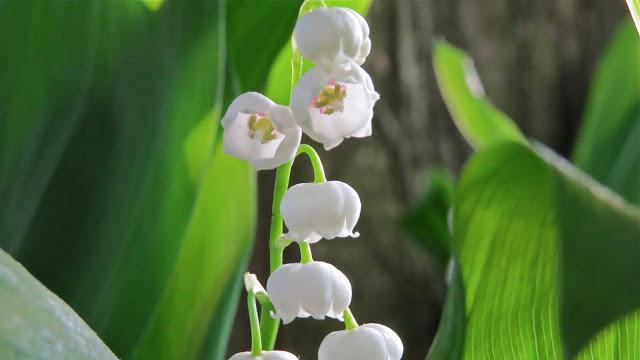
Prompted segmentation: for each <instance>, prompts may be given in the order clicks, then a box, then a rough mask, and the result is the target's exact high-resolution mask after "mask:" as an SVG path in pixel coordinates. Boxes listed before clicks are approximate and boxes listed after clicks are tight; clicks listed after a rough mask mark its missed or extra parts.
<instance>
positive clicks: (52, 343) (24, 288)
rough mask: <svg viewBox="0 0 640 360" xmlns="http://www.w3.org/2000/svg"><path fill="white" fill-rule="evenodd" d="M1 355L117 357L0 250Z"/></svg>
mask: <svg viewBox="0 0 640 360" xmlns="http://www.w3.org/2000/svg"><path fill="white" fill-rule="evenodd" d="M0 319H2V321H0V358H2V359H96V360H98V359H104V360H107V359H116V357H115V356H114V355H113V353H112V352H111V351H110V350H109V349H108V348H107V347H106V346H105V345H104V344H103V343H102V341H101V340H100V339H99V338H98V336H97V335H96V334H95V333H94V332H93V330H91V329H90V328H89V326H88V325H87V324H86V323H85V322H84V321H82V319H80V317H79V316H78V315H77V314H76V313H75V312H74V311H73V310H72V309H71V308H70V307H69V306H68V305H67V304H65V303H64V302H63V301H62V300H60V298H58V297H57V296H56V295H55V294H54V293H52V292H51V291H49V290H48V289H47V288H46V287H44V286H43V285H42V284H41V283H40V282H39V281H38V280H36V279H35V278H34V277H33V276H31V274H29V272H28V271H27V270H26V269H25V268H24V267H22V265H20V264H19V263H18V262H17V261H15V260H13V259H12V258H11V257H10V256H9V255H7V253H5V252H4V251H2V250H0Z"/></svg>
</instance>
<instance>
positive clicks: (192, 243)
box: [0, 1, 298, 358]
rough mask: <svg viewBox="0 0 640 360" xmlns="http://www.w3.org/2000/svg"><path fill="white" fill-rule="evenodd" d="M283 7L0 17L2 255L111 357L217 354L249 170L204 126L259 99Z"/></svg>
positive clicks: (201, 5)
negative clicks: (87, 328) (245, 97)
mask: <svg viewBox="0 0 640 360" xmlns="http://www.w3.org/2000/svg"><path fill="white" fill-rule="evenodd" d="M297 10H298V9H297V5H296V4H295V3H292V2H278V3H266V2H261V3H253V2H246V1H233V2H222V1H220V2H201V1H172V2H165V3H164V5H163V8H162V9H161V11H157V12H150V11H149V10H148V9H147V8H146V7H145V5H144V4H143V2H141V1H123V2H116V3H101V2H77V3H76V2H74V3H57V2H39V3H28V4H27V3H21V2H1V3H0V40H1V41H2V44H3V47H2V48H0V65H1V66H0V80H1V81H2V83H3V86H2V87H1V88H0V109H1V110H0V113H1V116H2V119H3V121H2V122H1V124H0V197H1V198H2V199H3V201H5V203H4V204H3V209H2V212H1V213H0V246H3V247H5V248H6V249H7V250H8V251H9V252H10V253H11V254H13V255H14V256H15V257H16V258H17V259H19V260H20V261H21V262H23V263H24V264H25V266H27V268H29V270H30V271H32V272H33V273H34V275H35V276H37V277H38V278H39V279H41V281H42V282H43V283H45V284H46V285H47V286H48V287H50V288H51V289H52V290H53V291H55V292H56V293H58V294H59V295H60V296H61V297H62V298H63V299H64V300H65V301H67V302H68V303H69V304H70V305H71V306H72V307H73V308H74V309H76V311H78V313H79V314H81V316H82V317H83V318H84V319H86V321H87V322H88V323H89V324H91V326H92V327H93V328H94V329H95V330H96V331H97V332H98V334H100V336H101V337H102V338H103V339H104V341H105V342H106V343H107V344H108V345H109V346H110V347H111V349H112V350H113V351H114V352H115V353H116V354H118V355H120V356H122V357H125V358H130V357H133V356H134V355H135V356H138V357H141V358H163V357H165V356H166V357H169V356H177V358H194V357H197V356H202V357H213V358H216V357H220V356H221V355H219V354H221V353H224V348H225V346H226V342H227V339H228V335H229V326H230V320H229V319H230V318H231V317H232V316H233V314H234V312H235V308H236V304H237V301H235V300H237V297H238V295H239V290H240V288H239V284H241V277H240V276H241V273H242V272H241V271H239V269H240V268H242V270H244V266H245V265H246V262H247V258H248V254H249V251H250V248H251V246H250V242H251V241H252V239H253V234H252V232H253V229H254V222H255V184H254V176H255V173H254V172H253V171H252V170H250V169H249V167H248V165H247V164H246V163H243V162H239V161H236V160H233V159H230V158H228V157H226V156H225V155H223V154H222V151H221V150H220V144H218V143H219V141H217V140H219V139H220V132H219V131H218V132H217V133H216V130H217V128H218V126H219V124H218V116H219V114H220V112H221V110H223V109H225V103H228V102H229V101H230V100H231V99H232V98H233V97H234V96H235V95H237V94H238V93H239V92H241V91H248V90H254V91H255V90H258V91H259V90H260V88H261V87H262V86H263V85H264V82H265V81H266V75H267V72H268V68H269V66H270V64H271V62H272V61H273V58H274V56H275V55H276V54H277V51H278V50H279V49H280V48H282V46H283V45H284V43H285V42H286V41H287V40H288V37H289V35H290V32H291V29H292V27H293V21H294V19H295V14H296V12H297ZM246 21H250V22H249V24H251V23H253V24H261V23H266V24H271V25H273V26H271V27H270V31H269V36H268V37H261V36H255V34H254V33H255V27H253V26H247V24H248V23H247V22H246ZM24 24H31V25H30V26H28V27H26V28H25V29H26V30H25V31H15V29H16V28H20V27H24ZM212 109H213V111H212ZM231 194H235V196H236V201H235V202H234V203H233V204H230V203H229V198H228V197H229V196H231ZM179 294H187V295H188V296H178V295H179ZM214 319H215V320H214ZM213 321H215V323H214V322H213ZM161 351H164V352H163V353H160V352H161Z"/></svg>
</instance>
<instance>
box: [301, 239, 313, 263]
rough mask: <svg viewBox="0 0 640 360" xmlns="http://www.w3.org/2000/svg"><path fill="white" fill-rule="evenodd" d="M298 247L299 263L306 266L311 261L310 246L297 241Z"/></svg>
mask: <svg viewBox="0 0 640 360" xmlns="http://www.w3.org/2000/svg"><path fill="white" fill-rule="evenodd" d="M298 247H300V263H302V264H308V263H310V262H312V261H313V256H311V246H310V245H309V243H308V242H306V241H298Z"/></svg>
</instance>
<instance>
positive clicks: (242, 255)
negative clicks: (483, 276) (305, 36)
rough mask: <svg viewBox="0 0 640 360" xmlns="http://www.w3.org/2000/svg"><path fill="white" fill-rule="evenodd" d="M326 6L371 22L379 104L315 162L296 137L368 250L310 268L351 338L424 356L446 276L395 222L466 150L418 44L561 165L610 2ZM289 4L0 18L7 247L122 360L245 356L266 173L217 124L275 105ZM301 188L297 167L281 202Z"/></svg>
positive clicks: (342, 246)
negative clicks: (247, 104)
mask: <svg viewBox="0 0 640 360" xmlns="http://www.w3.org/2000/svg"><path fill="white" fill-rule="evenodd" d="M328 2H329V3H330V5H342V6H350V7H354V8H356V9H358V10H359V11H362V12H366V13H367V19H368V21H369V25H370V28H371V39H372V42H373V48H372V53H371V55H370V57H369V58H368V60H367V62H366V64H365V69H366V70H367V71H368V72H369V73H370V74H371V76H372V78H373V81H374V84H375V86H376V89H377V91H378V92H379V93H380V94H381V97H382V98H381V100H380V101H379V102H378V103H377V105H376V107H375V116H374V120H373V128H374V131H373V136H371V137H369V138H366V139H358V140H347V141H345V142H344V143H343V144H342V145H340V146H339V147H337V148H336V149H334V150H331V151H330V152H324V151H322V150H321V147H320V146H318V144H315V143H313V142H312V141H310V140H309V139H306V138H305V140H303V141H305V142H307V143H310V144H312V146H314V147H315V148H316V149H317V150H318V151H319V152H320V156H321V157H322V159H323V162H324V165H325V169H326V173H327V176H328V177H329V178H331V179H337V180H341V181H344V182H347V183H349V184H351V185H352V186H353V187H354V188H355V189H356V190H357V191H358V193H359V194H360V197H361V199H362V204H363V211H362V216H361V218H360V222H359V224H358V226H357V231H359V232H360V233H361V236H360V237H359V238H357V239H340V240H334V241H323V242H321V243H320V244H318V245H317V246H314V248H313V250H314V258H315V259H317V260H323V261H327V262H331V263H333V264H335V265H336V266H337V267H338V268H340V269H341V270H342V271H343V272H344V273H345V274H347V275H348V277H349V278H350V280H351V283H352V285H353V294H354V297H353V302H352V309H353V311H354V313H355V315H356V317H357V319H358V320H359V321H360V322H378V323H384V324H387V325H389V326H390V327H392V328H393V329H395V330H396V331H397V332H398V334H399V335H400V336H401V337H402V339H403V341H404V345H405V357H404V358H405V359H423V358H424V357H425V355H426V353H427V350H428V348H429V345H430V343H431V342H432V340H433V336H434V334H435V331H436V329H437V326H438V321H439V318H440V313H441V310H442V304H443V300H444V295H445V291H446V288H445V283H444V274H445V269H446V264H445V263H443V261H442V259H440V258H439V257H438V256H437V254H434V253H433V252H430V251H429V249H427V248H426V247H425V246H424V244H423V243H422V242H421V241H420V239H419V238H416V237H414V236H412V235H410V234H409V233H408V232H407V231H406V230H405V229H404V228H403V226H401V219H402V217H403V216H404V215H405V214H406V213H407V211H409V210H410V209H412V208H413V207H415V206H416V205H417V204H419V203H420V200H421V199H422V197H423V195H424V193H425V190H426V188H427V182H428V178H429V176H430V175H432V174H434V173H436V172H437V173H442V171H445V172H450V173H451V174H452V176H453V177H455V176H456V175H457V173H458V172H459V170H460V168H461V166H462V165H463V163H464V161H465V159H466V158H467V157H468V156H469V154H470V152H471V149H470V148H469V146H468V145H467V144H466V143H465V142H464V141H463V139H462V137H461V135H460V134H459V132H458V130H457V129H456V128H455V126H454V124H453V122H452V121H451V117H450V115H449V113H448V111H447V109H446V107H445V105H444V103H443V100H442V98H441V95H440V92H439V90H438V88H437V84H436V79H435V74H434V72H433V66H432V62H431V57H432V54H431V49H432V42H433V41H434V39H437V38H445V39H447V40H448V41H449V42H451V43H452V44H454V45H456V46H458V47H460V48H463V49H465V50H466V51H468V52H469V54H470V55H471V57H472V58H473V59H474V60H475V65H476V68H477V70H478V73H479V75H480V77H481V79H482V82H483V84H484V87H485V90H486V93H487V94H488V96H489V97H490V98H491V100H492V101H493V102H494V103H495V104H496V106H497V107H498V108H500V109H502V110H503V111H504V112H505V113H506V114H507V115H509V116H510V117H511V118H512V119H514V120H515V122H516V123H517V124H518V126H519V127H520V128H521V129H522V131H523V132H524V133H525V134H526V135H527V136H529V137H532V138H535V139H537V140H539V141H541V142H543V143H545V144H547V145H548V146H550V147H551V148H553V149H554V150H556V151H557V152H558V153H560V154H562V155H565V156H567V155H568V154H569V152H570V149H572V147H573V143H574V140H575V137H576V131H577V129H578V127H579V125H580V121H581V118H582V115H583V114H582V113H583V110H584V104H585V101H586V97H587V92H588V85H589V83H590V81H591V79H592V74H593V71H594V68H595V65H596V63H597V61H598V59H599V57H600V55H601V54H602V52H603V50H604V49H605V47H606V44H607V42H608V40H609V39H610V37H611V35H612V34H613V33H614V31H615V29H616V28H617V26H618V24H619V23H620V21H622V20H623V19H624V18H627V17H628V10H627V8H626V7H625V3H624V1H611V0H540V1H524V0H518V1H511V0H483V1H477V0H423V1H417V0H416V1H411V0H374V1H373V2H371V3H370V4H369V2H368V1H360V0H358V1H355V0H354V1H349V0H343V1H328ZM300 3H301V1H294V0H291V1H285V0H255V1H250V0H232V1H209V0H201V1H200V0H194V1H177V0H168V1H164V2H162V1H154V0H148V1H138V0H121V1H104V2H100V1H90V2H71V1H62V2H58V1H17V0H6V1H1V2H0V247H1V248H2V249H3V250H4V251H5V252H7V253H8V254H10V255H11V256H13V257H14V258H16V259H17V260H18V261H20V262H21V263H22V264H23V265H24V266H25V267H26V268H27V269H28V270H29V271H30V272H31V273H32V274H33V275H34V276H35V277H36V278H38V279H39V280H40V281H41V282H42V283H43V284H44V285H46V286H47V287H49V288H50V289H51V290H52V291H53V292H54V293H56V294H57V295H59V296H60V297H61V298H62V299H63V300H64V301H66V302H67V303H68V304H69V305H71V307H72V308H73V309H74V310H75V311H77V312H78V314H79V315H80V316H81V317H82V318H83V319H85V320H86V321H87V323H88V324H89V325H90V326H91V327H92V328H93V329H94V330H95V331H96V332H97V333H98V335H99V336H100V337H101V338H102V339H103V340H104V341H105V343H106V344H107V345H108V346H109V347H110V348H111V349H112V350H113V351H114V353H115V354H116V355H118V356H120V357H121V358H125V359H135V358H137V359H188V358H207V359H224V358H226V357H225V354H232V353H234V352H236V351H240V350H246V349H247V348H248V346H249V339H250V337H249V328H248V320H247V316H246V311H245V306H244V296H243V295H242V292H241V287H240V285H241V282H240V276H241V273H242V272H243V271H244V269H246V268H247V267H248V268H249V270H250V271H251V272H255V273H257V274H258V275H259V277H260V279H262V280H263V283H265V282H266V278H267V271H268V258H267V240H268V221H269V217H270V206H271V192H272V188H273V180H274V171H263V172H260V173H259V174H255V173H254V172H253V170H252V169H250V168H249V166H248V165H247V164H245V163H243V162H240V161H236V160H235V159H232V158H230V157H228V156H225V155H224V154H222V150H221V147H220V143H219V140H220V137H221V133H220V131H218V130H219V129H218V126H217V119H218V118H219V115H220V113H221V112H223V111H224V109H225V107H226V105H228V103H229V102H230V101H231V100H232V99H233V98H234V97H235V96H236V95H237V94H239V93H241V92H244V91H267V92H268V93H269V94H274V98H276V99H277V100H278V101H280V102H283V103H285V102H286V100H287V98H286V96H287V91H288V89H289V83H288V81H289V80H288V78H286V77H282V76H281V73H279V72H273V71H271V72H270V69H272V65H273V64H276V63H278V62H279V61H281V60H282V56H283V55H282V54H285V55H286V51H287V50H286V49H288V46H289V45H288V40H289V36H290V33H291V31H292V29H293V25H294V22H295V19H296V16H297V11H298V7H299V5H300ZM283 49H284V50H283ZM279 54H280V55H279ZM286 61H288V59H285V63H286ZM285 73H286V70H285ZM283 94H284V95H283ZM310 179H311V172H310V166H309V165H308V164H307V163H305V161H299V162H297V163H296V165H295V166H294V173H293V177H292V183H294V182H301V181H309V180H310ZM254 230H255V231H254ZM286 259H287V260H288V261H295V260H297V253H296V251H295V249H293V248H291V249H287V251H286ZM0 280H2V279H0ZM0 300H2V299H0ZM238 304H240V306H239V307H238V306H237V305H238ZM236 310H237V311H236ZM340 327H341V325H340V323H338V322H336V321H325V322H319V321H314V320H298V321H295V322H293V323H292V324H290V325H287V326H285V327H283V328H281V330H280V335H279V338H278V347H279V348H284V349H287V350H289V351H291V352H293V353H295V354H297V355H300V356H301V358H302V359H314V358H316V353H317V348H318V346H319V344H320V342H321V340H322V339H323V337H324V336H325V335H326V333H327V332H328V331H331V330H337V329H340ZM230 329H231V330H230ZM226 339H229V346H228V348H227V346H226V345H227V344H226Z"/></svg>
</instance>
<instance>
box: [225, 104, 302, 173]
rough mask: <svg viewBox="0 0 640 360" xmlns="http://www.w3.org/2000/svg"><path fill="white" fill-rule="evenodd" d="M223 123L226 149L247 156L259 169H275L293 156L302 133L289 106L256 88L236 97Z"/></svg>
mask: <svg viewBox="0 0 640 360" xmlns="http://www.w3.org/2000/svg"><path fill="white" fill-rule="evenodd" d="M222 127H223V128H224V137H223V141H224V151H225V152H226V153H227V154H230V155H233V156H235V157H237V158H240V159H243V160H248V161H249V162H251V164H252V165H253V166H254V167H255V168H256V169H257V170H265V169H273V168H275V167H277V166H279V165H281V164H284V163H285V162H287V161H289V160H291V159H292V158H293V156H294V155H295V152H296V149H297V148H298V145H300V138H301V136H302V131H301V129H300V128H299V127H298V125H296V123H295V121H294V120H293V115H292V113H291V110H290V109H289V108H288V107H286V106H282V105H278V104H276V103H274V102H273V101H271V100H270V99H269V98H267V97H266V96H264V95H262V94H259V93H256V92H248V93H244V94H242V95H240V96H238V97H237V98H235V100H233V102H232V103H231V105H230V106H229V109H228V110H227V112H226V114H225V115H224V117H223V118H222Z"/></svg>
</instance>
